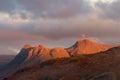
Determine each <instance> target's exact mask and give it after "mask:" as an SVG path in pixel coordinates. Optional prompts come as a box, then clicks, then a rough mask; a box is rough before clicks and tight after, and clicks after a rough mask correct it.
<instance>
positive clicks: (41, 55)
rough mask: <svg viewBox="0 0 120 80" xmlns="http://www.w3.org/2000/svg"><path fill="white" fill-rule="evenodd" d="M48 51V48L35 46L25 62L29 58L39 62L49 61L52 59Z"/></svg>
mask: <svg viewBox="0 0 120 80" xmlns="http://www.w3.org/2000/svg"><path fill="white" fill-rule="evenodd" d="M50 50H51V49H50V48H47V47H45V46H43V45H39V46H36V47H34V48H33V49H31V50H30V51H29V53H28V54H29V55H28V57H27V60H29V59H30V58H38V59H39V60H41V61H44V60H48V59H51V58H52V57H51V56H50Z"/></svg>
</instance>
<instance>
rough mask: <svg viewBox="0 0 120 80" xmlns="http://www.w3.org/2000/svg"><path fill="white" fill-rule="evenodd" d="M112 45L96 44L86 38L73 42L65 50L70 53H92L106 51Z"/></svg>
mask: <svg viewBox="0 0 120 80" xmlns="http://www.w3.org/2000/svg"><path fill="white" fill-rule="evenodd" d="M112 47H113V46H110V45H105V44H98V43H96V42H92V41H90V40H88V39H85V40H80V41H77V42H76V43H75V45H73V46H72V47H70V48H68V49H67V51H68V52H69V53H70V54H71V55H74V54H92V53H97V52H101V51H106V50H107V49H109V48H112Z"/></svg>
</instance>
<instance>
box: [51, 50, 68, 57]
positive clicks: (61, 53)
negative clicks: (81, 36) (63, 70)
mask: <svg viewBox="0 0 120 80" xmlns="http://www.w3.org/2000/svg"><path fill="white" fill-rule="evenodd" d="M50 54H51V55H52V57H53V58H63V57H70V55H69V54H68V52H67V51H66V50H65V49H64V48H54V49H52V50H51V53H50Z"/></svg>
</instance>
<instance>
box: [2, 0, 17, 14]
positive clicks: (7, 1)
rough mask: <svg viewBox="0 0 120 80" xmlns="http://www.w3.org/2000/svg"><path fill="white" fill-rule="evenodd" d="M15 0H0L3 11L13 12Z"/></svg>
mask: <svg viewBox="0 0 120 80" xmlns="http://www.w3.org/2000/svg"><path fill="white" fill-rule="evenodd" d="M13 1H14V0H0V11H1V12H11V11H12V10H13V9H15V6H14V3H13Z"/></svg>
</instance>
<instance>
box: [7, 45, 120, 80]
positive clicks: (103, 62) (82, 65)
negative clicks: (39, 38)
mask: <svg viewBox="0 0 120 80" xmlns="http://www.w3.org/2000/svg"><path fill="white" fill-rule="evenodd" d="M119 70H120V47H115V48H111V49H109V50H107V51H104V52H99V53H97V54H82V55H73V56H72V57H70V58H61V59H60V58H59V59H53V60H49V61H45V62H43V63H41V64H39V65H36V66H33V67H26V68H23V69H21V70H18V71H17V72H16V73H15V74H13V75H12V76H10V77H8V78H5V80H120V71H119Z"/></svg>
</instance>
